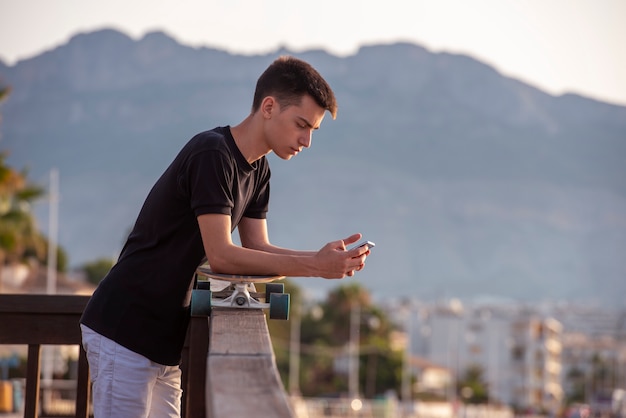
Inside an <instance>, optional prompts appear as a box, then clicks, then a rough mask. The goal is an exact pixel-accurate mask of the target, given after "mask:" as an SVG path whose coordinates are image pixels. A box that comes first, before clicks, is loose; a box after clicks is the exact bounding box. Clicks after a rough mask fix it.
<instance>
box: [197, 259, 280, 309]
mask: <svg viewBox="0 0 626 418" xmlns="http://www.w3.org/2000/svg"><path fill="white" fill-rule="evenodd" d="M196 278H197V279H198V281H197V283H198V284H197V288H196V289H194V290H193V292H192V298H191V314H192V315H210V312H211V309H212V308H213V307H221V308H236V309H269V314H270V315H269V316H270V319H284V320H286V319H289V305H290V295H289V294H288V293H285V288H284V284H283V283H271V282H273V281H276V280H281V279H284V278H285V276H279V275H241V274H224V273H214V272H213V271H212V270H211V267H210V266H208V265H201V266H200V267H198V268H197V269H196ZM201 278H204V279H205V280H201ZM216 281H217V282H218V283H216ZM255 283H259V284H260V283H264V284H265V293H256V289H255V287H254V284H255ZM251 289H252V290H253V291H254V292H255V293H253V294H251V293H250V290H251ZM261 299H264V302H261Z"/></svg>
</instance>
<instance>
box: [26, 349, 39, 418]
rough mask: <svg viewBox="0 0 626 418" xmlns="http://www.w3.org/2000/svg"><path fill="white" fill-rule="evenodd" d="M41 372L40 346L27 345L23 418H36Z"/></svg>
mask: <svg viewBox="0 0 626 418" xmlns="http://www.w3.org/2000/svg"><path fill="white" fill-rule="evenodd" d="M40 372H41V345H40V344H28V363H27V365H26V394H25V396H24V418H37V413H38V410H39V374H40Z"/></svg>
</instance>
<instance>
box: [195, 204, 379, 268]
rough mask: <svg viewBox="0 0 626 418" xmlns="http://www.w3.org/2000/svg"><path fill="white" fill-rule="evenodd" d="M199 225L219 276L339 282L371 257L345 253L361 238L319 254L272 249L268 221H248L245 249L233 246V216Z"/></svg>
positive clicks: (243, 228) (212, 217)
mask: <svg viewBox="0 0 626 418" xmlns="http://www.w3.org/2000/svg"><path fill="white" fill-rule="evenodd" d="M198 225H199V227H200V233H201V235H202V242H203V244H204V251H205V253H206V256H207V259H208V260H209V264H210V265H211V268H212V269H213V271H215V272H218V273H229V274H257V275H263V274H278V275H284V276H291V277H313V276H316V277H324V278H329V279H331V278H332V279H339V278H343V277H345V276H352V275H353V274H354V272H355V271H357V270H360V269H361V268H362V267H363V264H364V263H365V258H366V256H367V252H366V251H363V249H361V248H356V249H353V250H350V251H346V250H345V248H346V245H349V244H352V243H354V242H356V241H357V240H359V239H360V238H361V234H354V235H352V236H350V237H348V238H346V239H345V240H338V241H333V242H330V243H328V244H326V245H325V246H324V247H323V248H322V249H321V250H319V251H317V252H308V251H293V250H288V249H284V248H280V247H275V246H273V245H271V244H270V243H269V240H268V238H267V226H266V222H265V220H259V219H250V218H244V219H243V220H242V221H241V222H240V223H239V226H238V227H239V233H240V235H241V241H242V245H243V246H242V247H240V246H238V245H235V244H234V243H233V242H232V238H231V232H230V230H231V222H230V216H227V215H221V214H207V215H201V216H199V217H198Z"/></svg>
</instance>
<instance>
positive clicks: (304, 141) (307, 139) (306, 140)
mask: <svg viewBox="0 0 626 418" xmlns="http://www.w3.org/2000/svg"><path fill="white" fill-rule="evenodd" d="M312 138H313V132H309V134H308V135H303V136H302V137H301V138H300V141H299V143H300V145H302V146H303V147H304V148H309V147H310V146H311V139H312Z"/></svg>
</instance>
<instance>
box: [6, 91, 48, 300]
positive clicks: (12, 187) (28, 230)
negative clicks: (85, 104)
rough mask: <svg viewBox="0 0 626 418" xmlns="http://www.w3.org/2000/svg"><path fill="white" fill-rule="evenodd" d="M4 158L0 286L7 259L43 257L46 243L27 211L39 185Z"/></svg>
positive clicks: (39, 191)
mask: <svg viewBox="0 0 626 418" xmlns="http://www.w3.org/2000/svg"><path fill="white" fill-rule="evenodd" d="M8 93H9V89H8V88H6V87H5V88H1V87H0V101H2V100H3V99H4V98H6V97H7V95H8ZM6 158H7V154H6V153H5V152H0V290H1V288H2V268H3V267H4V266H5V264H6V263H7V262H12V261H20V260H22V259H24V258H27V257H29V256H35V257H36V258H37V259H40V260H43V259H44V257H45V246H46V242H45V239H44V238H43V237H42V236H41V234H39V232H38V231H37V227H36V224H35V220H34V218H33V216H32V214H31V211H30V208H31V202H32V201H33V200H34V199H36V198H37V197H39V196H41V195H42V194H43V189H41V188H40V187H38V186H35V185H32V184H30V183H28V181H27V180H26V173H25V172H18V171H16V170H14V169H13V168H11V167H10V166H9V165H8V164H7V163H6Z"/></svg>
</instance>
